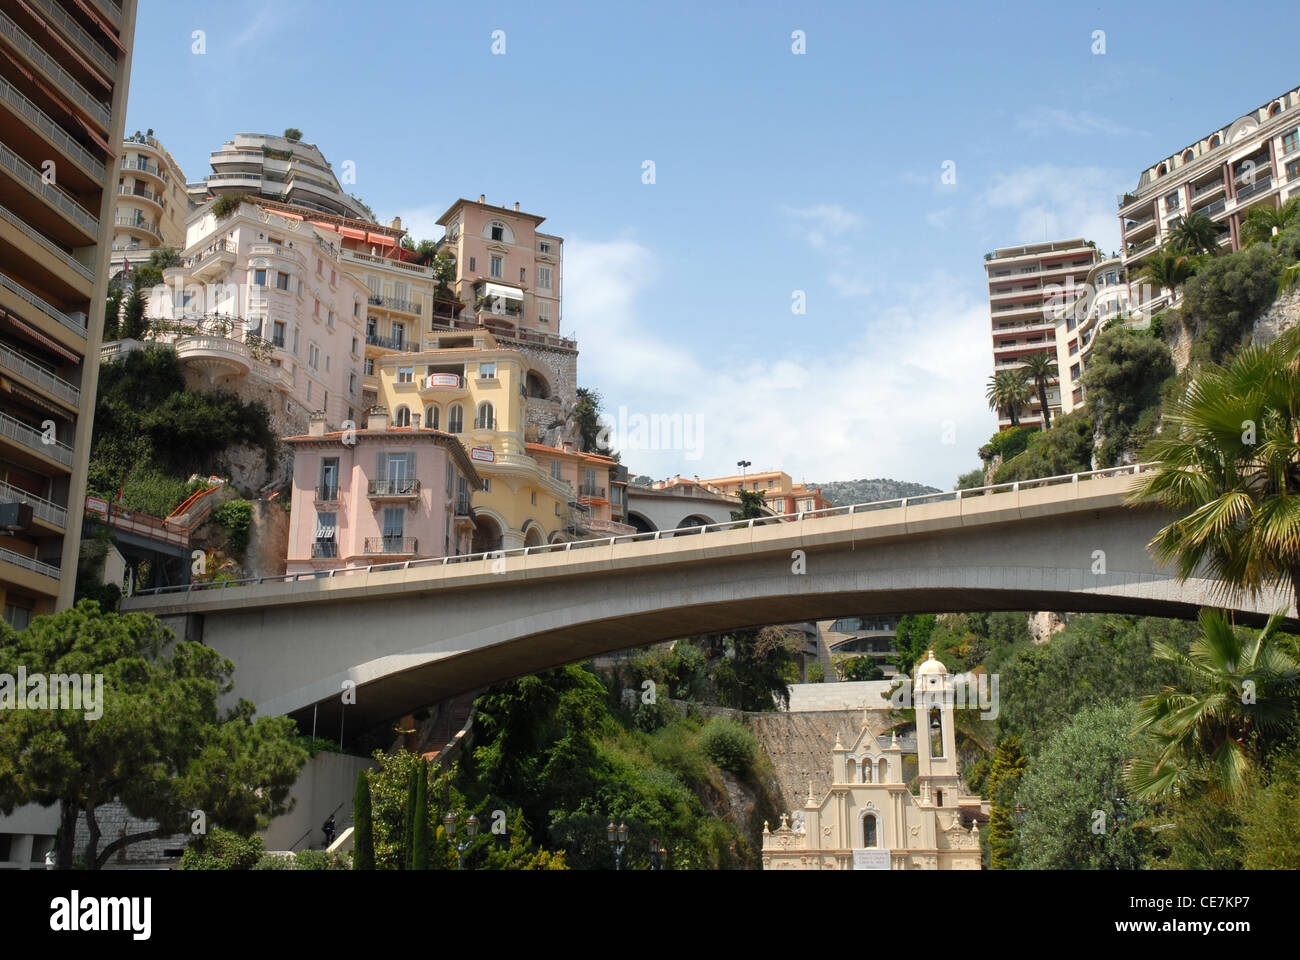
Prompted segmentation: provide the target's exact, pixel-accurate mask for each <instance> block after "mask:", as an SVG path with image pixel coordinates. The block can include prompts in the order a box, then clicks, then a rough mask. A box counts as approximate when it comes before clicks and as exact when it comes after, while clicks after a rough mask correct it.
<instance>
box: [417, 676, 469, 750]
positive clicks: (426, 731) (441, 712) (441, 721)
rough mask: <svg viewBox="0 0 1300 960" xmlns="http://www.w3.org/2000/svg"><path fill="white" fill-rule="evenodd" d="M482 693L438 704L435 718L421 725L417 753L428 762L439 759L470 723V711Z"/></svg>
mask: <svg viewBox="0 0 1300 960" xmlns="http://www.w3.org/2000/svg"><path fill="white" fill-rule="evenodd" d="M480 692H481V691H474V692H473V693H463V694H461V695H460V696H458V697H453V698H452V699H450V700H444V701H442V703H440V704H438V705H437V706H436V707H435V708H434V710H433V716H431V717H430V718H429V719H428V720H427V721H425V723H424V724H422V725H421V727H420V729H419V732H418V733H417V737H418V740H417V743H416V752H417V753H419V754H421V755H422V756H423V757H424V758H425V759H426V760H435V759H437V757H438V755H439V754H440V753H442V751H443V750H445V749H446V748H447V746H448V745H449V744H450V743H451V742H452V741H453V740H454V739H455V738H456V734H457V733H459V732H460V731H461V729H462V728H463V727H464V726H465V724H466V723H467V722H468V721H469V715H470V711H471V710H472V709H473V707H474V701H475V699H477V697H478V695H479V693H480Z"/></svg>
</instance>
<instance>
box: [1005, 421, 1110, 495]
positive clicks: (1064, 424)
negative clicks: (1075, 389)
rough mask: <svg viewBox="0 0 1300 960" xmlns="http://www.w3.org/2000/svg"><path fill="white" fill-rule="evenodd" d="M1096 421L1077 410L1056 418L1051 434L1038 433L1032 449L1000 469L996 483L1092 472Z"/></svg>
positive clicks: (1032, 440)
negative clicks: (1093, 437) (1093, 421)
mask: <svg viewBox="0 0 1300 960" xmlns="http://www.w3.org/2000/svg"><path fill="white" fill-rule="evenodd" d="M1092 432H1093V424H1092V419H1091V418H1090V417H1088V416H1087V415H1086V414H1085V413H1084V412H1083V411H1081V410H1076V411H1074V412H1073V413H1067V414H1064V415H1063V416H1059V417H1057V418H1056V421H1055V422H1054V423H1053V424H1052V429H1050V430H1035V433H1034V436H1033V438H1032V439H1031V440H1030V442H1029V448H1028V449H1027V450H1025V452H1024V453H1022V454H1020V456H1018V457H1015V458H1014V459H1012V460H1008V461H1006V462H1005V463H1003V464H1002V466H1000V467H998V471H997V473H995V474H994V475H993V482H994V483H1010V482H1012V481H1014V480H1033V479H1036V478H1038V477H1057V476H1062V475H1064V474H1067V473H1079V472H1081V471H1086V470H1091V469H1092Z"/></svg>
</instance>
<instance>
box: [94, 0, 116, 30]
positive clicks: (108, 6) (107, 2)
mask: <svg viewBox="0 0 1300 960" xmlns="http://www.w3.org/2000/svg"><path fill="white" fill-rule="evenodd" d="M94 3H95V6H97V7H99V9H100V10H102V11H104V13H106V14H108V18H109V19H110V20H112V21H113V26H115V27H120V26H121V25H122V5H121V4H120V3H118V2H117V0H94Z"/></svg>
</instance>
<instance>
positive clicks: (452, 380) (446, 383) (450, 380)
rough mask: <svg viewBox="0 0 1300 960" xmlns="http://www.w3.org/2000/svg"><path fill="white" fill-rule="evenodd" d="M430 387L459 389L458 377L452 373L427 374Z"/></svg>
mask: <svg viewBox="0 0 1300 960" xmlns="http://www.w3.org/2000/svg"><path fill="white" fill-rule="evenodd" d="M427 386H430V387H459V386H460V377H458V376H457V375H456V374H454V373H431V374H429V382H428V384H427Z"/></svg>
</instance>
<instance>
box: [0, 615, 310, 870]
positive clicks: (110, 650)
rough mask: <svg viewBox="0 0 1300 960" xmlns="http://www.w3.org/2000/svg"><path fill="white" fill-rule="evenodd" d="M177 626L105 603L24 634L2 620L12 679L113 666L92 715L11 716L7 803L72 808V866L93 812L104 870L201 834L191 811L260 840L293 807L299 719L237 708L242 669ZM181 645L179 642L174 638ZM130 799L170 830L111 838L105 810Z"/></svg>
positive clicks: (93, 846)
mask: <svg viewBox="0 0 1300 960" xmlns="http://www.w3.org/2000/svg"><path fill="white" fill-rule="evenodd" d="M172 640H173V635H172V633H171V631H170V630H167V629H166V628H165V627H163V626H162V625H161V624H160V623H159V622H158V621H157V620H156V619H154V618H153V617H150V616H147V615H145V614H138V613H133V614H124V615H118V614H113V613H107V614H106V613H101V612H100V611H99V609H98V607H96V605H95V604H94V603H93V602H90V601H82V602H81V603H79V604H78V605H77V606H76V607H73V608H72V609H69V610H64V611H62V612H60V613H57V614H54V615H52V616H41V617H37V618H36V619H35V620H33V621H32V623H31V625H30V626H29V627H28V628H27V629H26V630H24V631H22V632H21V633H17V632H15V631H14V630H13V629H12V628H11V627H9V625H8V624H7V623H0V674H4V673H7V674H10V675H16V673H17V671H18V667H19V666H20V665H22V666H23V667H25V668H26V669H27V671H29V672H30V673H32V674H35V673H42V674H45V675H47V676H49V675H53V674H72V673H76V674H91V675H92V676H93V675H96V674H100V675H102V676H103V690H102V702H101V703H98V704H96V705H95V707H94V709H96V710H98V711H100V712H101V715H100V716H99V717H98V718H97V719H88V718H87V712H90V711H91V709H92V708H91V707H90V706H89V705H88V706H87V710H86V711H77V710H21V711H12V712H9V713H8V715H7V716H6V717H5V721H4V723H0V810H3V811H4V812H6V813H8V812H12V810H13V809H14V807H16V806H18V805H21V804H24V803H33V802H34V803H40V804H44V805H48V804H50V803H53V802H56V801H57V802H60V803H62V810H63V813H62V817H63V819H62V826H61V828H60V837H61V842H60V846H59V849H58V863H59V866H60V868H62V869H66V868H68V867H69V866H71V864H72V858H73V838H74V827H75V823H76V818H77V816H78V814H84V815H85V817H86V821H87V824H88V826H89V831H90V836H89V839H88V840H87V843H86V846H85V849H84V851H83V853H82V856H83V859H84V862H85V863H86V865H87V866H88V867H89V868H90V869H98V868H99V867H101V866H103V864H104V863H106V862H107V861H108V859H109V858H110V857H111V856H112V855H113V854H114V853H116V852H117V851H118V850H119V849H121V848H122V847H125V846H128V845H130V844H132V843H136V842H139V841H141V840H148V839H154V838H157V837H165V836H169V835H171V834H174V833H179V832H182V831H188V830H189V828H190V825H191V818H190V812H191V811H193V810H203V811H204V812H205V814H206V816H207V823H208V826H209V829H211V828H212V827H215V826H220V827H224V828H226V829H229V830H233V831H235V832H236V833H239V834H240V835H242V836H248V835H249V834H251V833H253V832H254V831H255V830H257V829H259V828H261V827H264V826H265V825H266V823H267V822H268V821H269V819H270V818H271V817H273V816H276V815H278V814H280V813H283V812H284V811H285V810H286V809H287V804H288V800H289V790H290V788H291V787H292V785H293V783H294V781H295V780H296V779H297V776H298V772H299V770H301V768H302V766H303V765H304V764H305V763H306V762H307V753H306V751H304V750H303V749H302V748H301V747H299V746H298V745H297V743H296V742H295V740H294V734H295V732H296V730H295V728H294V724H293V721H291V720H290V719H289V718H287V717H260V718H257V719H253V715H254V710H255V708H254V706H253V704H251V703H249V702H248V701H246V700H242V701H240V702H239V704H238V705H237V706H236V707H235V708H233V709H232V710H231V711H229V712H228V713H226V714H225V715H224V716H223V715H222V714H220V713H219V711H218V709H217V700H218V697H219V696H221V695H222V694H224V693H226V692H228V691H229V690H230V689H231V687H232V680H231V677H232V674H233V671H234V667H233V665H232V664H231V663H230V661H229V660H225V659H222V658H221V657H220V655H219V654H217V652H216V651H214V650H213V649H211V648H210V647H206V646H204V645H202V644H199V643H191V642H175V643H171V641H172ZM169 643H170V646H168V644H169ZM113 800H120V801H121V802H122V803H123V804H124V805H125V806H126V808H127V810H128V811H129V812H130V814H131V815H132V816H134V817H137V818H139V819H144V820H154V821H157V823H158V827H157V828H156V829H152V830H145V831H141V832H140V833H136V834H131V835H128V836H125V837H113V838H111V839H110V838H107V837H104V838H103V839H104V840H107V841H108V842H107V843H105V844H104V846H103V847H102V849H101V847H100V841H101V834H100V830H99V827H98V826H97V820H96V816H95V811H96V810H97V809H98V808H99V807H100V806H101V805H103V804H105V803H109V802H111V801H113Z"/></svg>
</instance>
